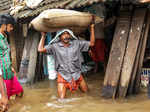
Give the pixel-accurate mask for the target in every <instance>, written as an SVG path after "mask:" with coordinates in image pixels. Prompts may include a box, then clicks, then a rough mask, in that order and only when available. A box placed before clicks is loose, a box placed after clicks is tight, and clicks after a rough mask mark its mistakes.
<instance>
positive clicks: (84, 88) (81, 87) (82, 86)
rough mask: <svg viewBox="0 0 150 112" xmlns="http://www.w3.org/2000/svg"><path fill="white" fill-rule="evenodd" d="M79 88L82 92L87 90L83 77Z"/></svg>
mask: <svg viewBox="0 0 150 112" xmlns="http://www.w3.org/2000/svg"><path fill="white" fill-rule="evenodd" d="M80 89H81V90H82V91H83V92H87V91H88V86H87V84H86V82H85V80H84V78H83V79H82V81H81V82H80Z"/></svg>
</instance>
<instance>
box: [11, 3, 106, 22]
mask: <svg viewBox="0 0 150 112" xmlns="http://www.w3.org/2000/svg"><path fill="white" fill-rule="evenodd" d="M102 1H104V0H44V1H43V2H41V3H40V5H39V6H38V7H37V8H36V9H29V8H27V7H24V8H23V9H21V10H20V11H19V12H18V13H17V14H16V15H14V16H15V17H16V18H20V19H24V18H28V17H33V16H36V15H38V14H39V13H41V12H42V11H44V10H47V9H52V8H63V9H73V8H79V7H83V6H86V5H91V4H94V3H98V2H102Z"/></svg>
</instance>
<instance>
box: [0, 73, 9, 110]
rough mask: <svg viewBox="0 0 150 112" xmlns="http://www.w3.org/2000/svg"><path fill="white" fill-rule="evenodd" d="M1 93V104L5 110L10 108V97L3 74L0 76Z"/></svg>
mask: <svg viewBox="0 0 150 112" xmlns="http://www.w3.org/2000/svg"><path fill="white" fill-rule="evenodd" d="M0 93H1V99H0V105H2V106H3V111H6V110H7V109H8V97H7V92H6V88H5V84H4V81H3V78H2V76H0Z"/></svg>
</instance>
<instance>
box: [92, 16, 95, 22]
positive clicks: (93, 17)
mask: <svg viewBox="0 0 150 112" xmlns="http://www.w3.org/2000/svg"><path fill="white" fill-rule="evenodd" d="M91 24H95V15H92V21H91Z"/></svg>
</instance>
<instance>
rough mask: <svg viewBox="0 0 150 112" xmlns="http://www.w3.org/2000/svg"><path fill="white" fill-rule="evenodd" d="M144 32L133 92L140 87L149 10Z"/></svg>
mask: <svg viewBox="0 0 150 112" xmlns="http://www.w3.org/2000/svg"><path fill="white" fill-rule="evenodd" d="M145 29H146V30H145V34H144V40H143V45H142V51H141V54H140V59H139V66H138V71H137V75H136V80H135V85H134V89H135V90H134V93H138V92H139V89H140V78H141V69H142V66H143V60H144V55H145V49H146V43H147V39H148V34H149V30H150V11H149V12H148V16H147V23H146V28H145Z"/></svg>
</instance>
